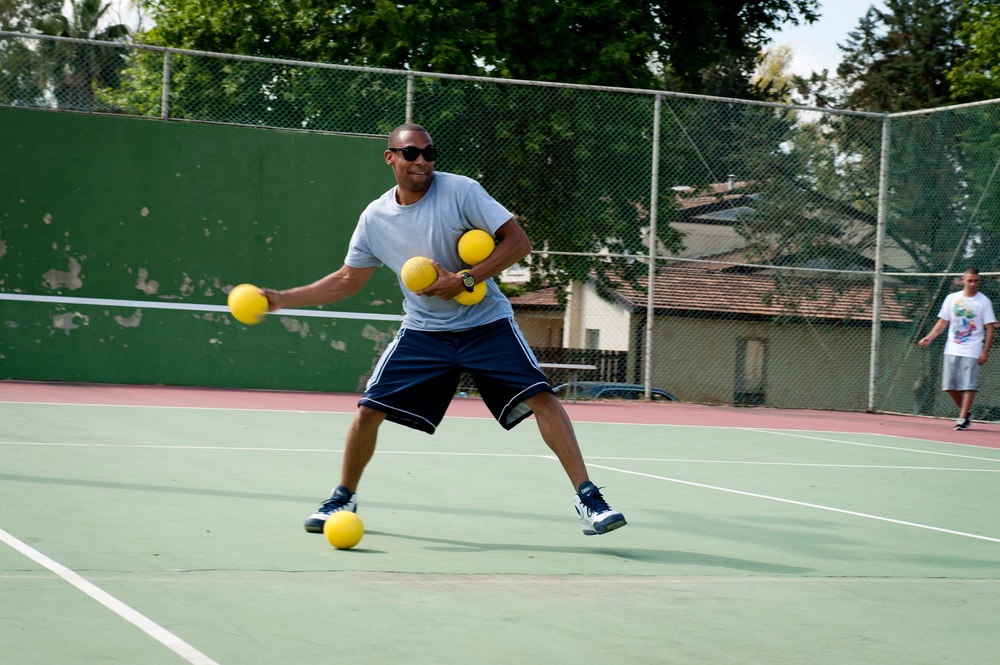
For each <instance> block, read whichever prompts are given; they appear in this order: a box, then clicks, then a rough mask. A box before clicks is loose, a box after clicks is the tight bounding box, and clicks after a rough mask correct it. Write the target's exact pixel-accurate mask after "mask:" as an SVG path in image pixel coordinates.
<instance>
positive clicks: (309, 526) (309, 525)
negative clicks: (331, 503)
mask: <svg viewBox="0 0 1000 665" xmlns="http://www.w3.org/2000/svg"><path fill="white" fill-rule="evenodd" d="M341 510H347V508H341ZM333 512H334V513H335V512H338V511H336V510H335V511H333ZM351 512H352V513H356V512H358V508H357V506H356V505H355V507H354V510H352V511H351ZM332 514H333V513H331V515H332ZM327 517H329V515H328V516H327ZM325 523H326V520H325V519H322V520H321V519H318V518H315V517H310V518H309V519H307V520H306V521H305V522H304V523H303V524H302V526H303V527H305V530H306V531H308V532H309V533H323V525H324V524H325Z"/></svg>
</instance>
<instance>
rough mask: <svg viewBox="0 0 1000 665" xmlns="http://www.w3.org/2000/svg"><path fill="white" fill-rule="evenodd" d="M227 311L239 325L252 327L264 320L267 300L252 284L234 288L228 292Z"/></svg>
mask: <svg viewBox="0 0 1000 665" xmlns="http://www.w3.org/2000/svg"><path fill="white" fill-rule="evenodd" d="M227 302H228V303H229V311H230V312H232V315H233V318H235V319H236V320H237V321H239V322H240V323H245V324H247V325H253V324H255V323H260V322H261V321H263V320H264V315H265V314H267V298H265V297H264V295H263V294H262V293H261V292H260V289H258V288H257V287H256V286H254V285H253V284H240V285H239V286H234V287H233V290H232V291H230V292H229V299H228V301H227Z"/></svg>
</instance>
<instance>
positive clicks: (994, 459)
mask: <svg viewBox="0 0 1000 665" xmlns="http://www.w3.org/2000/svg"><path fill="white" fill-rule="evenodd" d="M747 431H748V432H761V433H763V434H780V435H781V436H794V437H798V438H800V439H812V440H814V441H827V442H830V443H842V444H844V445H845V446H862V447H864V448H883V449H885V450H897V451H902V452H906V453H922V454H924V455H941V456H943V457H961V458H963V459H975V460H983V461H986V462H1000V458H997V457H976V456H974V455H959V454H958V453H941V452H937V451H934V450H920V449H919V448H901V447H899V446H883V445H880V444H877V443H859V442H858V441H842V440H840V439H828V438H826V437H824V436H809V435H807V434H798V433H796V432H782V431H780V430H771V429H753V428H748V429H747ZM918 440H919V441H924V440H925V439H918ZM936 443H937V442H936ZM940 443H947V442H944V441H942V442H940ZM957 445H968V444H957Z"/></svg>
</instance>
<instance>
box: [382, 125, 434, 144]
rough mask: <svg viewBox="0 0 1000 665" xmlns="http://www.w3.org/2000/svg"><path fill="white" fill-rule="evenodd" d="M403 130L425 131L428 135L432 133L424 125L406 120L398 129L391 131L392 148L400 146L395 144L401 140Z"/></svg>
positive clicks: (390, 141)
mask: <svg viewBox="0 0 1000 665" xmlns="http://www.w3.org/2000/svg"><path fill="white" fill-rule="evenodd" d="M403 132H423V133H424V134H427V136H430V135H431V133H430V132H428V131H427V129H425V128H424V127H423V125H418V124H417V123H415V122H404V123H403V124H402V125H400V126H399V127H397V128H396V129H394V130H392V132H390V134H389V147H390V148H394V147H398V146H395V145H393V144H394V143H396V142H397V141H399V136H400V134H402V133H403Z"/></svg>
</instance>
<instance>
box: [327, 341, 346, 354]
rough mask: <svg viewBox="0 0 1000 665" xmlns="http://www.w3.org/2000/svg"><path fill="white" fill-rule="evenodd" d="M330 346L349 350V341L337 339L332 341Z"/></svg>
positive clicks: (335, 348)
mask: <svg viewBox="0 0 1000 665" xmlns="http://www.w3.org/2000/svg"><path fill="white" fill-rule="evenodd" d="M330 347H331V348H332V349H334V350H336V351H347V342H345V341H343V340H339V339H335V340H333V341H332V342H330Z"/></svg>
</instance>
